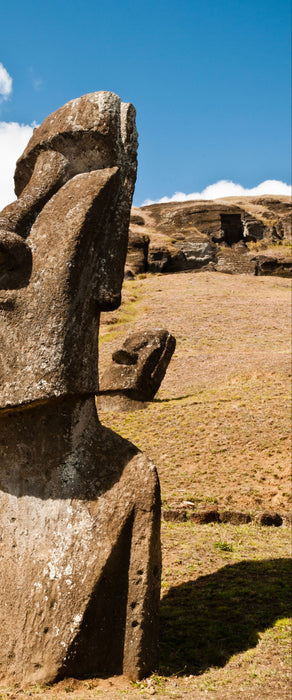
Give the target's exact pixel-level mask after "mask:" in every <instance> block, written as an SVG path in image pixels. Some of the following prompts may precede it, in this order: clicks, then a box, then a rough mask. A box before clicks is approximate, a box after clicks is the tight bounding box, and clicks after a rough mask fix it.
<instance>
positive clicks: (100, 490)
mask: <svg viewBox="0 0 292 700" xmlns="http://www.w3.org/2000/svg"><path fill="white" fill-rule="evenodd" d="M136 148H137V132H136V128H135V110H134V108H133V107H132V105H128V104H123V103H121V101H120V99H119V97H117V95H114V94H112V93H109V92H97V93H93V94H90V95H85V96H83V97H81V98H79V99H76V100H73V101H72V102H69V103H68V104H66V105H64V107H62V108H61V109H59V110H58V111H57V112H55V113H54V114H52V115H50V116H49V117H48V118H47V119H45V121H44V122H43V124H42V125H41V126H40V127H38V128H37V129H35V131H34V133H33V136H32V138H31V140H30V142H29V144H28V146H27V148H26V149H25V151H24V153H23V155H22V156H21V158H20V159H19V160H18V162H17V166H16V172H15V189H16V193H17V195H18V199H17V200H16V201H15V202H13V203H12V204H11V205H9V206H8V207H6V208H5V209H3V211H2V212H1V213H0V506H1V508H0V526H1V527H0V529H1V560H0V590H1V608H0V682H1V683H2V684H4V683H5V685H7V684H11V683H21V684H22V683H34V682H41V683H43V682H52V681H54V680H56V679H60V678H62V677H64V676H76V677H84V676H88V675H89V674H95V675H97V674H103V675H105V674H110V675H112V674H118V673H125V674H126V675H128V676H130V677H132V678H136V679H137V678H141V677H142V676H144V675H146V674H147V673H149V672H150V671H151V670H153V669H154V668H155V666H156V664H157V618H158V605H159V589H160V539H159V528H160V496H159V483H158V478H157V474H156V470H155V468H154V466H153V465H152V464H151V463H150V462H149V461H148V460H147V459H146V458H145V457H144V456H143V455H142V454H141V453H140V452H139V451H138V450H137V448H135V447H134V446H133V445H132V444H131V443H129V442H128V441H126V440H124V439H122V438H121V437H119V436H118V435H116V434H115V433H113V432H112V431H110V430H108V429H105V428H103V427H102V426H101V425H100V423H99V421H98V418H97V414H96V409H95V402H94V395H95V394H96V393H97V391H98V367H97V361H96V360H97V351H98V323H99V314H100V311H101V310H106V309H114V308H116V307H117V306H118V305H119V303H120V292H121V284H122V280H123V269H124V261H125V256H126V250H127V235H128V222H129V215H130V206H131V200H132V194H133V189H134V183H135V177H136Z"/></svg>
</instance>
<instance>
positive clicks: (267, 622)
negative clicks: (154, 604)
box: [160, 559, 292, 675]
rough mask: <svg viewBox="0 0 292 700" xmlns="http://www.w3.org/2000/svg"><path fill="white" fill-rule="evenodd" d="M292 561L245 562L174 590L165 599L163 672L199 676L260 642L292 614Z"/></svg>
mask: <svg viewBox="0 0 292 700" xmlns="http://www.w3.org/2000/svg"><path fill="white" fill-rule="evenodd" d="M291 572H292V562H290V561H289V560H287V559H269V560H264V561H253V562H250V561H243V562H240V563H238V564H234V565H228V566H225V567H224V568H223V569H220V570H219V571H217V572H216V573H214V574H210V575H208V576H201V577H200V578H198V579H197V580H196V581H188V582H187V583H183V584H181V585H180V586H176V587H173V588H171V589H170V590H169V591H168V593H167V594H166V595H165V596H164V598H163V599H162V602H161V634H160V673H161V674H163V675H169V674H173V673H174V674H177V673H180V672H182V671H184V673H191V674H199V673H202V672H203V671H205V670H206V669H208V668H209V667H211V666H224V665H225V664H226V663H227V661H228V660H229V658H230V656H232V655H233V654H237V653H239V652H243V651H245V650H247V649H249V648H251V647H254V646H256V644H257V642H258V635H259V632H263V631H264V630H265V629H267V628H268V627H271V626H272V625H273V623H274V622H275V621H276V620H277V619H278V618H281V617H288V616H289V615H291V614H292V600H291V591H290V581H291Z"/></svg>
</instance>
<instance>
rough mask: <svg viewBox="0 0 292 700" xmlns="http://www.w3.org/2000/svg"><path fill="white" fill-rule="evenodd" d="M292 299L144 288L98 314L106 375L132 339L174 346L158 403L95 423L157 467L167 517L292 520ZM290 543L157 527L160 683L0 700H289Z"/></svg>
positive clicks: (94, 686) (276, 285) (13, 694)
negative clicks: (154, 335)
mask: <svg viewBox="0 0 292 700" xmlns="http://www.w3.org/2000/svg"><path fill="white" fill-rule="evenodd" d="M290 299H291V297H290V283H289V280H287V279H283V278H279V277H253V276H249V275H233V276H230V275H225V274H222V275H220V276H219V275H214V274H213V273H212V272H200V273H199V274H197V273H193V272H188V273H180V274H179V273H177V274H172V275H159V274H156V275H142V276H140V277H138V278H136V279H135V280H133V281H128V282H126V283H125V286H124V294H123V304H122V306H121V308H120V309H119V310H118V311H116V312H114V313H111V314H109V313H106V314H103V317H102V321H103V322H102V325H101V342H100V360H99V363H100V373H102V372H103V371H104V370H105V368H106V367H107V366H108V365H109V363H110V358H111V353H112V352H113V351H114V350H115V349H116V348H117V347H119V345H120V343H121V342H122V340H123V339H124V338H125V337H126V336H127V335H128V334H129V333H130V332H133V331H140V330H142V329H143V328H145V327H147V328H149V327H152V328H157V327H164V328H167V330H168V331H169V332H171V333H172V334H173V335H174V336H175V337H176V340H177V346H176V351H175V353H174V355H173V358H172V361H171V363H170V365H169V368H168V371H167V374H166V376H165V379H164V381H163V383H162V385H161V388H160V391H159V393H158V395H157V396H156V398H155V399H154V401H153V402H152V403H150V404H148V405H146V407H145V408H144V409H142V410H140V411H135V412H133V413H128V414H127V413H123V414H117V413H114V412H109V411H106V412H100V414H99V416H100V419H101V421H102V422H103V423H104V424H106V425H107V426H110V427H111V428H113V429H115V430H116V431H117V432H119V433H121V434H122V435H123V436H125V437H127V438H129V439H130V440H132V441H133V442H134V443H135V444H136V445H137V446H138V447H140V448H141V449H142V450H145V451H146V452H147V454H148V455H149V456H150V457H151V458H152V460H153V461H154V462H155V463H156V465H157V467H158V471H159V476H160V481H161V490H162V500H163V504H164V507H165V508H172V507H176V506H177V505H178V504H181V503H182V502H184V501H188V502H189V503H190V504H191V506H190V507H192V509H193V508H194V510H195V512H196V511H197V510H200V509H202V508H203V507H211V506H218V508H222V509H224V510H234V511H244V512H250V513H251V514H252V515H253V516H254V515H257V514H260V513H261V512H263V511H264V510H266V509H273V510H276V511H277V512H278V513H280V514H285V513H288V512H289V511H290V509H291V486H290V463H291V438H290V402H291V365H290V350H291V336H290V314H291V311H290ZM290 538H291V533H290V528H289V527H288V526H287V525H285V524H284V525H282V526H281V527H278V528H276V527H260V526H259V525H258V524H256V523H255V522H252V523H248V524H241V525H232V524H230V523H221V524H220V523H210V524H207V525H198V524H196V523H195V522H191V521H190V520H188V521H186V522H177V523H173V522H162V546H163V578H162V606H161V641H160V645H161V661H160V667H159V669H158V672H157V673H156V674H153V675H152V676H151V677H150V678H149V679H147V680H145V681H143V682H141V683H136V684H131V683H129V682H128V681H126V680H125V679H124V678H121V677H120V678H111V679H103V680H102V679H95V678H93V679H87V680H84V681H76V680H74V679H67V680H65V681H62V683H59V684H57V685H54V686H52V687H47V688H45V687H33V688H32V687H30V688H28V689H21V688H14V689H12V688H10V689H2V693H1V691H0V698H2V700H6V698H15V699H16V698H19V700H23V699H24V698H28V697H34V698H36V699H41V700H53V699H56V698H58V700H59V699H60V700H64V698H68V697H69V698H72V700H90V699H91V698H103V697H105V698H110V699H111V700H115V699H118V698H129V699H131V698H138V697H142V698H143V697H144V698H150V697H152V696H155V695H157V696H161V697H165V698H184V699H185V700H186V699H189V698H194V700H196V699H197V698H198V700H200V699H201V698H205V697H208V698H214V699H215V700H229V699H230V700H235V698H236V699H237V698H238V697H240V698H242V699H243V700H250V699H253V698H254V699H256V700H262V698H266V697H268V698H269V699H270V698H271V700H280V699H281V700H282V698H283V699H284V698H289V697H290V688H291V665H290V643H291V642H290V639H291V637H290V634H291V632H290V621H289V620H290V616H291V596H290V592H289V572H288V566H289V560H288V558H289V551H290Z"/></svg>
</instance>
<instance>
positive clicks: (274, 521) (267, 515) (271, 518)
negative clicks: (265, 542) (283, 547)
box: [258, 510, 283, 527]
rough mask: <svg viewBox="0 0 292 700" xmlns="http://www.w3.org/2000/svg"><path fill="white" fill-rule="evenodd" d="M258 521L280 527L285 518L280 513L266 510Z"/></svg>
mask: <svg viewBox="0 0 292 700" xmlns="http://www.w3.org/2000/svg"><path fill="white" fill-rule="evenodd" d="M258 522H259V524H260V525H270V526H271V525H274V526H275V527H279V526H280V525H282V523H283V518H282V517H281V515H279V513H275V512H273V511H269V510H266V511H265V512H264V513H262V514H261V515H260V516H259V517H258Z"/></svg>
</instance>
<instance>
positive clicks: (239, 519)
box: [219, 510, 251, 525]
mask: <svg viewBox="0 0 292 700" xmlns="http://www.w3.org/2000/svg"><path fill="white" fill-rule="evenodd" d="M219 520H220V523H231V524H232V525H241V524H244V523H250V522H251V516H250V515H249V513H241V512H237V511H232V510H225V511H220V513H219Z"/></svg>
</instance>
